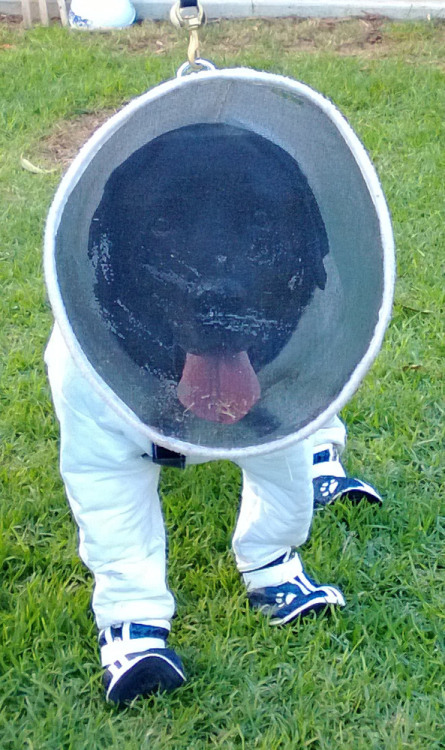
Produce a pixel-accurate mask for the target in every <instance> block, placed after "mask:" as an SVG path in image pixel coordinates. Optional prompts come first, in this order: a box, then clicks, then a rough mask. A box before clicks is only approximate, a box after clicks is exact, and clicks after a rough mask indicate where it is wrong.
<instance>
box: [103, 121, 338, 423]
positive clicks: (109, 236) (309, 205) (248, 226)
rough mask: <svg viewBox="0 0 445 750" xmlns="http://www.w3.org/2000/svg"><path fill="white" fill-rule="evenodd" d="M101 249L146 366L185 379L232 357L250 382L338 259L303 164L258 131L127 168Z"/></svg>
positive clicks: (111, 202) (119, 309) (120, 316)
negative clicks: (332, 257)
mask: <svg viewBox="0 0 445 750" xmlns="http://www.w3.org/2000/svg"><path fill="white" fill-rule="evenodd" d="M89 247H90V250H89V253H90V257H91V259H92V262H93V264H94V267H95V271H96V280H97V284H96V296H97V298H98V301H99V305H100V307H101V310H102V315H103V317H104V318H105V319H106V320H107V322H108V324H109V326H110V328H111V330H113V331H114V332H115V333H116V335H117V336H118V337H119V339H120V341H121V345H122V346H123V347H124V348H125V349H126V351H127V352H128V353H129V354H130V356H131V357H132V358H133V359H134V360H135V361H136V362H137V363H138V364H139V366H140V367H144V368H147V369H149V370H150V372H152V373H153V374H155V375H158V376H159V377H169V378H172V379H176V381H177V382H179V381H180V379H181V377H182V378H183V379H184V377H185V375H184V373H185V372H186V371H187V367H189V369H190V366H191V363H192V364H193V367H194V368H195V369H196V367H198V368H199V367H201V368H202V369H203V370H207V369H208V362H209V361H210V360H211V361H212V363H213V364H212V366H214V365H215V362H217V361H223V362H224V363H225V367H226V371H227V372H228V375H227V376H228V378H229V379H230V378H231V377H233V373H234V372H235V370H234V367H235V365H234V364H233V363H236V367H237V368H238V370H239V373H241V376H242V377H244V378H246V377H247V378H248V377H249V376H248V375H247V371H243V372H242V370H243V365H241V364H240V362H241V360H240V356H241V355H242V357H244V355H246V356H247V358H248V362H249V364H250V366H251V368H252V370H253V372H255V373H257V372H258V371H259V370H260V369H261V367H262V366H263V365H264V364H266V363H267V362H269V361H271V360H273V359H274V358H275V357H276V356H277V354H278V353H279V351H280V350H281V349H282V347H283V346H284V345H285V343H286V342H287V341H288V340H289V338H290V336H291V335H292V332H293V331H294V330H295V328H296V326H297V324H298V320H299V318H300V316H301V314H302V312H303V310H304V308H305V306H306V305H307V304H308V302H309V300H310V299H311V296H312V294H313V292H314V290H315V288H316V287H317V286H318V287H321V288H323V287H324V283H325V270H324V266H323V257H324V255H326V253H327V252H328V244H327V238H326V232H325V229H324V225H323V221H322V219H321V216H320V213H319V210H318V207H317V204H316V201H315V198H314V196H313V194H312V191H311V190H310V188H309V186H308V183H307V181H306V179H305V177H304V175H303V174H302V172H301V170H300V169H299V167H298V165H297V164H296V162H295V161H294V160H293V159H292V158H291V157H290V156H289V155H288V154H287V153H286V152H284V151H283V150H282V149H281V148H279V147H278V146H275V145H274V144H272V143H270V142H269V141H267V140H266V139H264V138H261V137H260V136H258V135H256V134H254V133H252V132H249V131H246V130H243V129H241V128H235V127H231V126H227V125H205V124H203V125H194V126H188V127H185V128H181V129H180V130H176V131H172V132H170V133H167V134H165V135H163V136H160V137H159V138H157V139H155V140H154V141H152V142H150V143H149V144H147V145H146V146H144V147H143V148H141V149H140V150H139V151H137V152H135V153H134V154H133V155H132V156H131V157H130V158H129V159H127V161H125V162H124V164H123V165H122V166H121V167H119V168H118V169H116V170H115V172H114V173H113V174H112V176H111V178H110V179H109V181H108V183H107V185H106V187H105V191H104V196H103V199H102V201H101V203H100V205H99V207H98V209H97V211H96V213H95V215H94V217H93V221H92V224H91V230H90V245H89ZM187 357H189V363H188V365H187V364H186V367H185V369H184V364H185V363H187ZM193 357H194V359H193ZM243 361H244V359H243ZM228 363H229V364H228ZM230 363H232V364H230ZM231 367H232V370H231V369H230V368H231ZM227 368H228V370H227ZM240 368H241V369H240ZM213 372H214V374H215V371H214V370H213ZM218 372H219V371H218ZM227 372H226V374H227ZM193 377H195V375H194V376H193ZM206 377H210V376H209V375H208V373H207V376H206ZM217 377H219V378H221V377H222V376H221V373H220V372H219V374H217ZM203 398H204V397H203ZM207 398H208V396H207ZM180 400H181V401H182V403H185V402H184V401H183V400H182V399H181V396H180ZM248 401H249V399H247V401H246V405H245V407H244V413H241V412H243V409H241V410H240V411H239V412H237V419H239V418H241V417H242V416H244V414H245V413H246V409H247V411H248V410H249V409H250V408H251V407H250V406H248ZM193 406H194V404H193ZM190 408H192V407H190ZM235 411H236V409H235ZM196 413H198V412H196ZM218 414H219V412H218V410H217V411H216V415H217V417H218ZM198 415H199V416H204V418H208V419H214V418H215V412H214V411H212V409H211V408H209V413H208V417H205V415H203V414H202V413H201V414H198ZM239 415H241V416H239ZM219 416H220V417H221V414H219ZM216 421H230V419H229V417H227V419H226V420H224V419H223V418H217V419H216ZM232 421H236V419H233V420H232Z"/></svg>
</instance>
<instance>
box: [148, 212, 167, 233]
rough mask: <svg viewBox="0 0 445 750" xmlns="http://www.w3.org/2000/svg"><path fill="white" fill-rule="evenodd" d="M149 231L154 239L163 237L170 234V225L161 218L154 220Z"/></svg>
mask: <svg viewBox="0 0 445 750" xmlns="http://www.w3.org/2000/svg"><path fill="white" fill-rule="evenodd" d="M151 231H152V232H153V234H154V235H155V237H165V236H166V235H167V234H168V233H169V232H170V223H169V222H168V221H167V219H165V218H164V217H163V216H158V217H157V219H155V221H154V223H153V226H152V227H151Z"/></svg>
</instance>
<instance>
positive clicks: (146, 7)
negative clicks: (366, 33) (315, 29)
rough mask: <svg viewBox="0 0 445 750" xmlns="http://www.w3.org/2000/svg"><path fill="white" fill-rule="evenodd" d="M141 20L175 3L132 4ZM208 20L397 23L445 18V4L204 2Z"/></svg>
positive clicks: (402, 0)
mask: <svg viewBox="0 0 445 750" xmlns="http://www.w3.org/2000/svg"><path fill="white" fill-rule="evenodd" d="M132 2H133V4H134V5H135V6H136V8H137V11H138V14H139V17H140V18H152V19H161V18H168V15H169V12H170V8H171V6H172V4H173V0H153V2H152V1H151V0H132ZM202 2H203V5H204V8H205V11H206V14H207V17H208V18H251V17H263V18H264V17H267V18H272V17H275V18H278V17H283V16H300V17H302V18H308V17H318V18H328V17H331V18H332V17H333V18H345V17H347V16H363V15H365V14H371V15H382V16H387V17H388V18H393V19H403V20H415V19H428V20H429V19H434V18H445V1H444V0H428V1H427V0H413V1H412V2H410V1H409V0H227V1H226V2H223V0H202Z"/></svg>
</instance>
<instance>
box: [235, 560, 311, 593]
mask: <svg viewBox="0 0 445 750" xmlns="http://www.w3.org/2000/svg"><path fill="white" fill-rule="evenodd" d="M302 571H303V566H302V564H301V560H300V558H299V557H298V555H297V553H294V556H293V557H291V559H290V560H287V562H283V563H280V564H279V565H272V566H270V567H269V568H260V569H259V570H251V571H249V572H248V573H243V578H244V583H245V584H246V586H247V591H253V590H254V589H264V588H266V587H267V586H280V585H281V584H282V583H286V581H290V580H292V578H295V576H297V575H299V574H300V573H302Z"/></svg>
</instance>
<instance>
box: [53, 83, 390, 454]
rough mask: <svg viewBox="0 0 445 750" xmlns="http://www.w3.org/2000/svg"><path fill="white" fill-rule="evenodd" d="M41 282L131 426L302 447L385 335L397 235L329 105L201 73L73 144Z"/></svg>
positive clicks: (92, 376) (149, 432)
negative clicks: (394, 236) (77, 150)
mask: <svg viewBox="0 0 445 750" xmlns="http://www.w3.org/2000/svg"><path fill="white" fill-rule="evenodd" d="M45 273H46V280H47V286H48V290H49V296H50V301H51V304H52V307H53V310H54V314H55V317H56V320H57V322H58V324H59V326H60V328H61V331H62V334H63V336H64V338H65V341H66V343H67V345H68V347H69V350H70V352H71V354H72V356H73V358H74V360H75V361H76V363H77V364H78V366H79V368H80V370H81V371H82V372H83V374H84V375H85V376H86V377H87V378H88V379H89V380H90V382H91V385H92V387H93V388H95V389H96V390H97V391H98V393H99V394H100V395H101V396H102V397H103V398H104V399H106V400H107V402H108V403H109V404H110V405H111V406H112V407H113V408H114V409H115V410H116V411H117V412H118V413H119V414H121V415H122V418H123V419H124V420H126V421H127V422H128V423H130V424H132V425H133V426H134V427H136V428H137V429H138V430H139V431H140V432H142V433H143V434H145V435H146V436H147V440H148V441H153V442H156V443H158V444H160V445H163V446H165V447H167V448H170V449H171V450H176V451H178V452H182V453H187V454H194V453H195V454H200V455H208V456H209V457H216V456H219V457H224V456H225V457H231V456H233V455H236V454H238V455H239V454H243V453H244V454H255V453H261V452H265V451H269V450H273V449H276V448H279V447H280V446H284V445H287V444H288V443H290V442H292V441H295V440H298V439H302V438H304V437H306V436H308V435H309V434H310V433H311V432H313V431H314V430H315V429H317V428H318V427H319V426H321V425H322V424H323V422H324V421H326V420H327V419H328V418H329V417H330V416H331V415H333V414H334V413H335V412H337V411H338V410H339V409H340V408H341V407H342V406H343V405H344V404H345V402H346V401H347V399H348V398H349V397H350V396H351V395H352V393H353V392H354V391H355V389H356V387H357V386H358V384H359V382H360V380H361V379H362V378H363V376H364V374H365V373H366V371H367V370H368V368H369V366H370V364H371V362H372V361H373V359H374V357H375V356H376V354H377V352H378V350H379V347H380V345H381V342H382V338H383V334H384V330H385V328H386V325H387V323H388V319H389V315H390V307H391V300H392V293H393V276H394V258H393V241H392V232H391V224H390V219H389V215H388V210H387V207H386V203H385V199H384V196H383V193H382V189H381V187H380V184H379V181H378V178H377V176H376V174H375V171H374V169H373V167H372V164H371V162H370V160H369V158H368V156H367V154H366V152H365V150H364V148H363V146H362V145H361V144H360V142H359V140H358V139H357V137H356V136H355V134H354V133H353V131H352V130H351V128H350V126H349V125H348V124H347V122H346V121H345V120H344V118H343V117H342V116H341V115H340V113H339V112H338V110H337V109H336V108H335V107H334V106H333V105H332V104H331V103H330V102H329V101H327V100H326V99H324V98H323V97H322V96H321V95H320V94H318V93H316V92H315V91H313V90H312V89H310V88H309V87H308V86H306V85H303V84H301V83H298V82H296V81H292V80H290V79H287V78H283V77H281V76H276V75H271V74H267V73H258V72H255V71H251V70H244V69H235V70H221V71H205V72H200V73H198V74H193V75H189V76H184V77H179V78H177V79H176V80H173V81H169V82H167V83H164V84H162V85H160V86H158V87H157V88H155V89H153V90H152V91H149V92H148V93H147V94H144V95H143V96H141V97H140V98H138V99H136V100H135V101H133V102H132V103H131V104H129V105H128V106H127V107H125V108H124V109H123V110H122V111H121V112H119V113H118V114H117V115H115V116H114V117H112V118H111V119H110V120H109V121H108V122H107V123H106V124H105V125H104V126H103V127H102V128H100V130H99V131H97V133H96V134H95V135H94V136H93V137H92V138H91V139H90V141H89V142H88V143H87V144H86V145H85V146H84V148H83V149H82V150H81V152H80V153H79V155H78V157H77V159H76V160H75V161H74V163H73V164H72V166H71V168H70V169H69V171H68V172H67V174H66V176H65V177H64V179H63V181H62V183H61V185H60V187H59V189H58V192H57V195H56V197H55V200H54V202H53V205H52V208H51V210H50V214H49V217H48V222H47V231H46V240H45Z"/></svg>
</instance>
